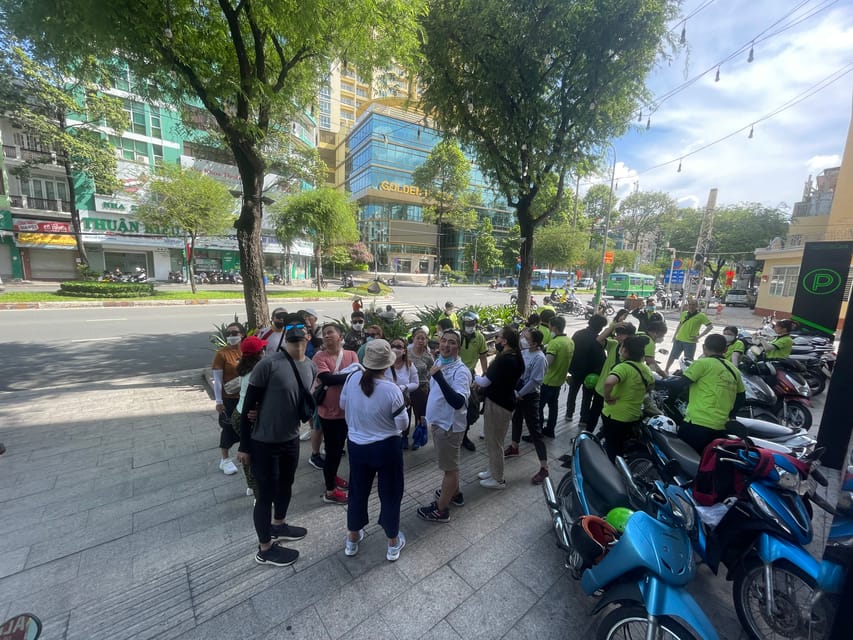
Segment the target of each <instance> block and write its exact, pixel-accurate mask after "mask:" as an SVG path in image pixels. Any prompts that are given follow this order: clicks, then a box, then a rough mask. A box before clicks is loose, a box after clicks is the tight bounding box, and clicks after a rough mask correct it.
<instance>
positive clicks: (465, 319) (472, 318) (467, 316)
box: [462, 311, 480, 323]
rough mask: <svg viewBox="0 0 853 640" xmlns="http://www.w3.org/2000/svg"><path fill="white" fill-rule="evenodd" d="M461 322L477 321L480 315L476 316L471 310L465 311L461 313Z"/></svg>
mask: <svg viewBox="0 0 853 640" xmlns="http://www.w3.org/2000/svg"><path fill="white" fill-rule="evenodd" d="M462 322H463V323H465V322H474V323H477V322H480V316H478V315H477V314H476V313H474V312H473V311H466V312H465V313H463V314H462Z"/></svg>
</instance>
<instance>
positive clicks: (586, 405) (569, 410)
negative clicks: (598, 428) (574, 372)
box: [566, 376, 595, 424]
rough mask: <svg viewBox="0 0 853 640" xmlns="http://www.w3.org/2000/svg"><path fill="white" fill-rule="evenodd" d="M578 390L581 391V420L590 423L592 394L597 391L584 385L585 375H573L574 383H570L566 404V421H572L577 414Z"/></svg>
mask: <svg viewBox="0 0 853 640" xmlns="http://www.w3.org/2000/svg"><path fill="white" fill-rule="evenodd" d="M578 391H580V392H581V415H580V421H579V422H581V423H583V424H589V409H590V406H591V405H592V396H593V395H595V391H593V390H592V389H587V388H586V387H585V386H584V384H583V377H575V376H572V384H570V385H569V401H568V403H567V404H566V422H569V421H571V419H572V418H573V417H574V415H575V406H576V403H577V397H578Z"/></svg>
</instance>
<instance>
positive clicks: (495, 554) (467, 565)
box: [450, 527, 524, 589]
mask: <svg viewBox="0 0 853 640" xmlns="http://www.w3.org/2000/svg"><path fill="white" fill-rule="evenodd" d="M523 552H524V548H523V547H522V546H521V545H520V544H519V543H518V542H517V541H516V540H513V539H512V538H506V537H504V536H503V533H502V529H501V528H500V527H498V528H497V529H494V530H493V531H491V532H490V533H488V534H486V535H485V536H483V538H482V539H481V540H479V541H478V542H477V543H476V544H472V545H471V546H470V547H468V548H467V549H466V550H465V551H463V552H462V553H460V554H459V555H457V556H456V557H455V558H453V560H451V561H450V567H451V568H452V569H453V570H454V571H455V572H456V573H457V574H459V575H460V576H461V577H462V578H463V579H464V580H465V582H467V583H468V584H469V585H471V586H472V587H473V588H474V589H479V588H480V587H482V586H483V585H484V584H486V583H487V582H489V581H490V580H491V579H492V578H493V577H494V576H495V575H496V574H497V573H499V572H500V571H501V570H503V569H504V568H505V567H506V566H507V565H509V564H510V563H511V562H512V561H513V560H514V559H515V558H517V557H518V556H519V555H521V554H522V553H523Z"/></svg>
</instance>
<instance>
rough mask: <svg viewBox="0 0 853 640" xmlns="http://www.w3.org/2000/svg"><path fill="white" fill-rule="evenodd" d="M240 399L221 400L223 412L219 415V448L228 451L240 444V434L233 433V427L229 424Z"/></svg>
mask: <svg viewBox="0 0 853 640" xmlns="http://www.w3.org/2000/svg"><path fill="white" fill-rule="evenodd" d="M238 402H240V398H222V404H223V405H224V407H225V411H223V412H222V413H220V414H219V417H218V418H217V420H218V421H219V428H220V432H219V448H220V449H230V448H231V447H233V446H234V445H235V444H237V443H238V442H240V434H238V433H237V432H236V431H234V425H233V424H232V422H231V414H232V413H234V411H236V410H237V403H238Z"/></svg>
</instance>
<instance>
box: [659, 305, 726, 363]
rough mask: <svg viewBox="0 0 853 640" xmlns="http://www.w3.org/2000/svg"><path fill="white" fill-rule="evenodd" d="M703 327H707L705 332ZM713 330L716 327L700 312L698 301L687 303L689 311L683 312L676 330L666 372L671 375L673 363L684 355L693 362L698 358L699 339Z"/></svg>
mask: <svg viewBox="0 0 853 640" xmlns="http://www.w3.org/2000/svg"><path fill="white" fill-rule="evenodd" d="M703 326H704V327H705V329H704V331H702V327H703ZM713 328H714V325H713V324H711V321H710V320H709V319H708V316H706V315H705V314H704V313H701V312H700V311H699V303H698V302H696V300H690V301H689V302H688V303H687V311H682V312H681V318H680V319H679V321H678V327H677V328H676V330H675V339H674V340H673V341H672V352H670V354H669V358H668V359H667V361H666V367H664V371H666V372H667V373H669V368H670V367H671V366H672V363H673V362H675V361H676V360H677V359H678V356H680V355H681V354H682V353H683V354H684V357H685V358H686V359H688V360H693V358H694V357H695V356H696V343H697V342H699V338H703V337H704V336H706V335H707V334H708V333H710V331H711V329H713ZM700 331H701V333H700Z"/></svg>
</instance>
